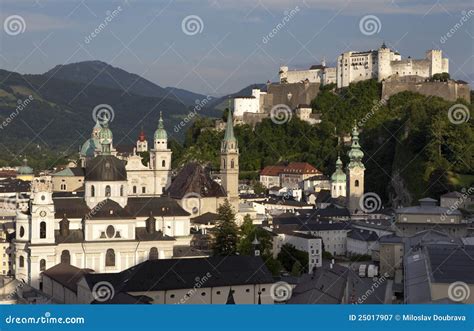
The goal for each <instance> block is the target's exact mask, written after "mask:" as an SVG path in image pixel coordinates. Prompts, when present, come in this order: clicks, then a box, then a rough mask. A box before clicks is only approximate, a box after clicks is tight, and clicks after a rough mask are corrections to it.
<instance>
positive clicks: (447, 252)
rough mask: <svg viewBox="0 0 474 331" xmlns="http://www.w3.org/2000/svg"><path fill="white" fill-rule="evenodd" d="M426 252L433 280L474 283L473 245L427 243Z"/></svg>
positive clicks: (438, 281) (436, 281)
mask: <svg viewBox="0 0 474 331" xmlns="http://www.w3.org/2000/svg"><path fill="white" fill-rule="evenodd" d="M426 252H427V256H428V258H429V263H430V269H431V277H432V280H433V282H435V283H453V282H457V281H461V282H465V283H467V284H474V246H458V245H439V244H437V245H427V246H426Z"/></svg>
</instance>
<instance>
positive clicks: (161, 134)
mask: <svg viewBox="0 0 474 331" xmlns="http://www.w3.org/2000/svg"><path fill="white" fill-rule="evenodd" d="M167 139H168V134H167V133H166V130H165V126H164V124H163V117H162V114H161V112H160V120H159V121H158V128H157V129H156V131H155V140H167Z"/></svg>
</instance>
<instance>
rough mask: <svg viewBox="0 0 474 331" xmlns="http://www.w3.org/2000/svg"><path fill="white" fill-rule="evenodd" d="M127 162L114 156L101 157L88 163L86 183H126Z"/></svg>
mask: <svg viewBox="0 0 474 331" xmlns="http://www.w3.org/2000/svg"><path fill="white" fill-rule="evenodd" d="M125 163H126V162H125V161H123V160H119V159H118V158H116V157H115V156H113V155H99V156H96V157H95V158H93V159H92V160H90V161H88V162H87V166H86V171H85V180H86V181H126V180H127V171H126V170H125Z"/></svg>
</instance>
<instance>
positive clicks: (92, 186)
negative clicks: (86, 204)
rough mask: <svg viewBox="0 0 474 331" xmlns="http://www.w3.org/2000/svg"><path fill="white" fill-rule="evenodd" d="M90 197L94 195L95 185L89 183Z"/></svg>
mask: <svg viewBox="0 0 474 331" xmlns="http://www.w3.org/2000/svg"><path fill="white" fill-rule="evenodd" d="M91 197H95V186H94V185H91Z"/></svg>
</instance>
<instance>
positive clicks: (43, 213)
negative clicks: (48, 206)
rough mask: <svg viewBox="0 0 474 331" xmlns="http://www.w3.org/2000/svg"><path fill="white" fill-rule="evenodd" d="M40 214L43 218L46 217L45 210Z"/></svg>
mask: <svg viewBox="0 0 474 331" xmlns="http://www.w3.org/2000/svg"><path fill="white" fill-rule="evenodd" d="M40 216H41V217H43V218H44V217H46V211H44V210H42V211H40Z"/></svg>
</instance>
